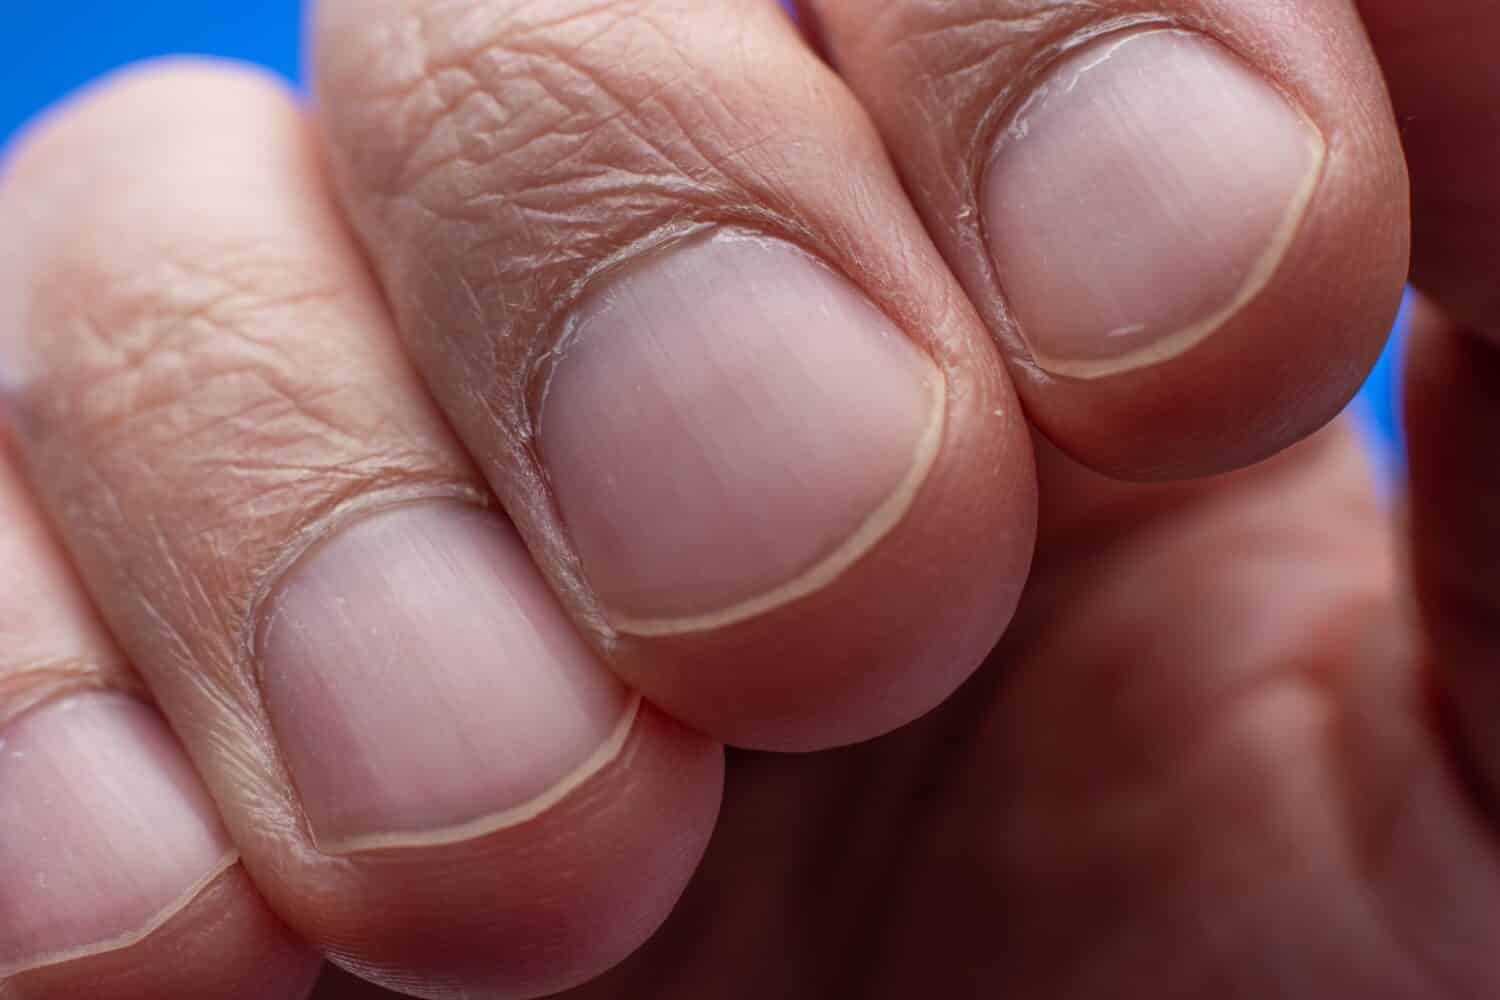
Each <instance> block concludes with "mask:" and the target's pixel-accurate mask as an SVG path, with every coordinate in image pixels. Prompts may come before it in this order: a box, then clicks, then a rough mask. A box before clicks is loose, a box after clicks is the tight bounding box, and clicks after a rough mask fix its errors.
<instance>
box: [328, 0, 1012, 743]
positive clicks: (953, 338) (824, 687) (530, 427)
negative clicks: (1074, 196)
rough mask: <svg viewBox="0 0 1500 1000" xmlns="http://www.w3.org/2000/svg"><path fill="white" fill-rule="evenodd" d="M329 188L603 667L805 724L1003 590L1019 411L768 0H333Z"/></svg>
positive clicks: (969, 640)
mask: <svg viewBox="0 0 1500 1000" xmlns="http://www.w3.org/2000/svg"><path fill="white" fill-rule="evenodd" d="M320 10H321V17H320V20H319V30H318V35H317V39H318V58H317V65H318V67H319V69H318V81H319V82H318V91H319V102H320V110H321V115H322V121H323V124H324V126H325V128H326V130H327V132H328V135H329V138H330V145H331V155H332V160H333V163H334V165H335V169H334V173H335V175H336V179H337V180H338V181H339V186H340V190H341V192H342V194H343V200H344V202H345V204H346V206H347V208H348V210H349V212H350V214H351V216H352V218H353V219H354V221H355V223H356V228H357V229H358V230H359V231H360V233H361V234H362V235H363V237H364V242H365V245H366V246H367V248H368V250H369V253H370V255H371V257H372V258H373V259H374V261H375V264H376V268H377V270H378V271H379V273H380V276H381V278H382V280H383V284H384V287H385V290H386V292H387V295H388V296H389V298H390V300H391V302H392V304H393V307H394V310H395V312H396V315H397V319H398V323H399V326H400V327H401V330H402V333H403V335H404V340H405V343H406V346H407V348H408V350H409V351H410V353H411V356H412V357H413V359H414V360H415V362H416V364H417V366H418V367H419V368H420V369H421V370H422V371H423V373H424V374H425V375H426V378H427V382H428V384H429V386H430V387H431V388H432V391H433V392H434V394H435V397H436V398H437V400H438V401H439V403H440V404H441V405H442V406H443V407H444V408H445V409H446V411H447V413H448V414H449V416H450V417H451V418H452V420H453V422H454V424H455V426H456V427H457V429H458V431H459V433H460V435H461V436H462V437H463V438H464V439H465V440H466V442H467V443H468V445H469V447H470V450H471V451H472V452H473V454H474V455H475V456H476V457H477V458H478V460H479V461H480V463H481V465H482V466H483V468H484V471H485V473H486V475H487V477H488V479H489V481H490V482H491V484H492V485H493V487H494V488H495V490H496V492H497V493H498V494H499V495H500V497H501V499H502V500H503V501H504V503H505V504H506V506H507V508H508V510H509V512H510V514H511V516H512V518H513V519H514V520H515V521H516V523H517V526H518V527H519V528H520V530H521V532H522V533H523V535H525V537H526V538H527V540H528V543H529V544H530V546H531V549H532V551H533V553H534V555H535V556H536V558H537V560H538V562H539V563H540V565H541V566H542V568H543V569H544V571H545V572H546V573H547V574H548V575H549V577H550V579H551V580H552V583H553V585H554V587H555V589H556V590H557V591H558V593H559V594H561V595H562V597H563V599H564V601H565V602H566V603H567V604H568V605H569V607H570V608H571V610H572V611H573V613H574V615H575V617H576V620H577V621H579V622H580V623H581V624H582V625H583V627H585V628H586V629H587V630H588V631H589V632H590V634H591V635H592V637H593V639H594V641H595V643H596V645H597V647H598V648H599V649H600V650H601V651H602V652H603V653H604V654H605V655H606V656H607V657H608V658H609V660H610V662H611V664H612V665H613V666H614V667H615V669H616V670H617V671H618V672H619V673H620V675H621V676H623V677H625V678H626V679H627V680H628V681H629V682H630V683H632V684H634V685H637V686H639V687H640V688H641V689H642V690H643V691H644V692H645V693H646V694H647V695H648V696H649V697H651V698H653V699H654V700H656V701H658V702H659V703H660V704H662V705H663V706H664V707H666V708H667V709H669V710H670V711H672V712H673V713H674V714H676V715H678V716H679V717H680V718H683V719H685V720H686V721H688V722H689V723H692V724H693V725H695V726H698V727H700V728H702V729H703V730H705V731H707V732H709V733H710V734H712V735H713V736H715V737H718V738H720V739H724V740H727V741H730V742H735V743H740V744H747V745H755V746H760V747H772V748H778V749H809V748H814V747H820V746H827V745H830V744H834V743H843V742H849V741H853V740H858V739H862V738H866V737H869V736H873V735H875V734H877V733H879V732H882V731H885V730H887V729H890V728H892V727H894V726H897V725H900V724H901V723H904V722H906V721H909V720H910V719H912V718H913V717H915V716H917V715H919V714H921V713H922V712H924V711H926V710H927V709H929V708H931V707H932V706H933V705H935V704H936V703H937V702H939V701H940V700H942V698H944V697H945V696H946V695H948V694H949V693H950V692H952V690H953V689H954V688H955V687H956V686H957V685H958V684H959V683H960V682H961V681H962V680H963V679H964V678H965V677H966V676H967V675H968V674H969V673H971V672H972V671H973V670H974V668H975V667H976V666H977V665H978V664H979V663H980V661H981V660H982V659H983V656H984V655H985V653H986V652H988V650H989V649H990V648H991V647H992V646H993V644H994V642H995V640H996V638H997V637H998V635H999V634H1000V632H1001V631H1002V630H1003V628H1004V626H1005V623H1006V621H1007V620H1008V619H1009V617H1010V614H1011V611H1012V609H1013V608H1014V605H1015V601H1016V596H1017V593H1018V591H1019V589H1020V586H1021V583H1022V581H1023V579H1024V576H1025V570H1026V566H1027V563H1028V560H1029V557H1030V550H1031V542H1032V533H1033V524H1032V522H1033V517H1034V515H1033V506H1034V495H1033V494H1034V485H1033V482H1032V472H1031V458H1030V453H1029V448H1028V443H1027V440H1026V435H1025V429H1024V424H1023V421H1022V420H1021V419H1020V417H1019V414H1018V412H1017V407H1016V406H1015V405H1014V400H1013V396H1012V392H1011V389H1010V387H1009V385H1008V383H1007V381H1006V378H1005V375H1004V373H1003V371H1002V369H1001V367H1000V365H999V363H998V358H997V357H996V355H995V352H994V351H993V348H992V346H991V345H990V344H989V343H988V342H987V341H986V338H985V336H984V333H983V330H982V328H981V327H980V326H979V324H978V323H977V321H976V319H975V317H974V315H973V313H972V311H971V310H970V308H969V307H968V305H967V304H966V303H965V302H964V301H963V297H962V294H961V292H960V291H959V289H958V288H957V287H956V286H955V284H954V283H953V280H952V277H951V276H950V275H949V273H948V271H947V269H946V267H945V266H944V265H943V263H942V261H941V259H940V258H939V257H938V256H937V254H936V253H935V252H934V251H933V249H932V247H931V245H930V243H929V242H928V240H927V237H926V236H925V234H924V233H923V232H922V230H921V226H920V224H919V222H918V221H917V219H916V218H915V216H914V215H913V214H912V212H911V210H910V207H909V204H908V202H907V201H906V199H905V197H904V195H903V194H902V192H901V189H900V186H899V184H898V183H897V180H896V178H895V177H894V175H893V174H892V173H891V172H890V171H889V169H888V167H887V166H886V161H885V157H884V153H883V152H882V150H881V148H880V145H879V142H878V139H877V137H876V136H875V134H874V132H873V130H872V129H871V128H870V127H869V126H868V123H867V121H866V119H865V117H864V115H863V112H862V111H861V110H860V109H859V107H858V106H857V104H856V103H855V102H854V100H853V99H852V98H851V96H850V95H849V94H848V93H847V91H846V90H845V89H844V88H843V87H842V85H841V84H840V83H839V82H838V81H837V80H836V79H835V78H833V77H832V76H831V74H830V73H829V72H828V70H827V68H826V67H825V66H824V65H823V64H822V63H821V62H820V61H819V60H818V59H817V58H816V57H815V56H814V55H813V54H812V52H811V51H810V50H809V49H808V47H807V46H806V44H805V43H804V41H803V40H802V39H801V38H800V37H799V35H798V33H797V31H796V30H795V28H794V26H793V25H792V24H791V23H790V22H789V21H788V20H787V18H785V17H784V16H783V14H782V12H781V11H780V10H778V9H777V7H776V5H775V4H772V3H769V2H767V0H713V2H710V3H703V2H701V0H664V2H660V3H654V4H639V3H633V2H625V0H609V2H603V3H600V2H596V0H566V2H562V3H550V4H526V3H520V2H513V0H510V2H494V0H466V2H460V3H450V4H430V3H422V2H417V0H379V2H376V3H369V2H364V0H360V2H354V0H326V2H325V3H323V4H322V6H321V8H320Z"/></svg>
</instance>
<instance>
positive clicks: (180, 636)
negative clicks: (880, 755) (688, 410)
mask: <svg viewBox="0 0 1500 1000" xmlns="http://www.w3.org/2000/svg"><path fill="white" fill-rule="evenodd" d="M316 162H317V161H316V155H315V149H314V148H313V146H312V145H311V144H310V142H309V132H308V130H307V129H306V128H305V124H304V122H303V121H302V119H301V118H300V116H299V113H298V111H297V109H296V107H295V106H294V104H293V102H292V101H291V100H290V98H289V97H288V95H286V94H285V93H284V92H283V91H282V90H281V89H280V88H278V87H275V86H273V85H270V84H268V82H267V81H265V80H263V79H261V78H260V77H259V76H257V75H253V74H250V73H247V72H245V71H238V70H232V69H229V68H226V67H219V66H213V65H208V66H196V67H195V66H186V67H178V68H171V67H168V68H164V69H160V70H155V71H151V70H147V71H142V72H140V73H136V74H133V75H129V76H127V77H125V78H123V79H121V80H118V81H116V82H114V83H113V84H111V85H109V86H107V87H105V88H104V89H102V90H100V91H97V92H95V93H94V94H93V95H91V96H90V97H88V98H86V99H84V100H82V101H81V102H80V103H78V104H77V105H75V106H74V107H73V108H71V109H69V110H67V111H64V112H62V113H60V114H59V115H58V116H56V119H55V120H54V121H53V122H52V124H51V125H50V126H49V127H48V128H46V129H44V130H43V131H42V132H41V133H40V134H39V135H37V136H36V137H35V138H33V140H32V141H31V142H29V143H28V144H27V146H26V148H25V149H23V150H22V151H21V153H20V154H19V165H18V167H17V168H16V170H15V171H14V172H13V175H12V176H11V178H10V180H9V183H8V184H7V185H6V187H5V189H4V191H3V192H0V198H3V202H0V218H3V220H4V224H3V227H0V232H3V234H4V236H3V240H4V242H3V248H0V255H3V257H4V259H5V262H6V267H5V269H4V270H5V273H6V275H7V277H8V278H10V279H12V280H13V281H14V285H13V287H12V288H11V289H10V290H9V291H10V294H11V302H10V304H11V305H12V306H13V307H14V312H13V313H12V314H11V317H10V321H9V322H7V323H6V324H4V329H5V331H6V334H7V341H8V346H9V348H10V351H9V353H10V354H11V355H12V364H11V370H12V371H14V372H15V373H16V374H17V381H18V385H17V386H16V391H15V403H16V406H15V409H16V414H17V427H18V430H19V437H20V441H21V444H22V450H23V452H24V455H25V458H26V465H27V469H28V471H29V473H30V475H31V477H32V479H33V480H34V481H35V482H36V484H37V485H38V487H39V494H40V496H41V497H42V498H43V500H44V502H45V503H46V504H47V505H48V507H49V509H50V511H51V512H52V514H53V515H54V517H55V518H56V520H57V521H58V524H59V527H60V530H61V534H62V536H63V538H64V540H65V542H66V543H67V545H68V547H69V549H70V551H71V554H72V557H73V559H74V560H75V561H76V562H77V564H78V566H79V568H80V571H81V575H82V576H83V578H84V580H85V582H86V584H87V586H88V587H89V589H90V591H91V593H92V595H93V598H94V599H95V601H96V602H97V603H98V605H99V606H100V608H101V610H102V611H103V613H104V615H105V617H106V619H107V621H108V622H109V624H110V626H111V627H112V629H113V631H114V633H115V634H116V635H117V636H118V637H119V638H120V640H121V642H122V643H123V645H124V647H125V649H126V650H127V652H128V653H129V654H130V656H131V659H132V661H133V662H135V663H137V664H139V665H140V668H141V670H142V672H143V674H144V675H145V677H146V679H147V681H148V683H149V684H150V686H151V689H152V691H153V693H154V694H155V696H156V699H157V701H158V702H159V703H160V704H161V706H162V708H163V710H164V711H165V713H166V715H167V716H168V718H169V719H170V720H171V722H172V724H173V726H174V727H175V728H176V730H177V732H178V733H179V735H180V736H181V738H182V740H183V742H184V743H185V745H186V746H187V748H188V751H189V753H190V754H191V755H192V757H193V759H194V762H195V763H196V765H197V767H198V770H199V772H200V773H201V774H202V775H203V777H204V779H205V781H206V783H207V785H208V786H209V788H210V790H211V792H212V793H213V795H214V796H215V798H216V799H217V801H218V803H219V805H220V807H221V811H222V813H223V814H224V816H225V820H226V824H227V826H228V828H229V831H230V833H231V835H232V836H233V838H234V840H235V842H236V843H237V844H238V846H239V847H240V849H241V851H242V854H243V857H244V859H245V864H246V866H247V867H248V869H249V871H250V872H251V874H252V876H253V877H254V878H255V880H256V883H257V884H258V885H259V887H260V889H261V891H262V893H263V894H264V895H265V897H266V898H267V900H268V901H269V902H270V903H271V904H272V906H273V907H275V909H276V910H277V911H278V912H279V913H280V914H281V915H282V917H283V918H284V919H285V920H286V921H287V922H288V923H289V924H290V925H292V926H293V927H294V928H296V929H297V930H299V931H301V932H302V933H303V934H304V935H305V936H306V937H307V938H308V939H309V940H310V941H312V942H313V943H314V944H316V945H317V946H319V947H320V948H322V949H324V950H325V951H327V952H329V953H330V954H331V955H332V956H333V957H334V958H335V959H336V960H337V961H339V962H340V963H342V964H344V965H346V966H349V967H352V968H354V969H356V970H357V971H358V972H360V973H361V974H362V975H366V976H369V977H372V978H376V979H380V980H383V981H384V982H386V983H388V984H392V985H396V986H399V987H400V988H402V989H405V990H409V991H414V992H418V993H422V994H425V995H437V994H443V995H452V994H459V993H466V992H467V993H471V994H472V993H485V994H487V995H504V996H520V995H528V996H529V995H537V994H540V993H545V992H549V991H556V990H558V989H561V988H563V987H564V986H566V985H569V984H571V983H572V982H575V981H577V980H578V979H580V978H586V977H588V976H590V975H592V974H594V973H597V972H598V971H599V970H600V969H602V968H604V967H607V966H608V965H609V964H611V963H612V962H614V961H616V960H618V959H619V958H620V957H622V956H623V955H624V954H626V953H628V952H629V951H630V950H631V949H632V948H633V947H634V946H635V945H636V944H638V943H639V942H640V941H641V940H643V939H644V937H645V936H646V935H647V934H649V933H650V931H651V930H652V928H653V927H654V926H655V924H656V922H658V921H659V920H660V919H661V918H662V917H663V916H664V914H665V913H666V911H667V910H668V909H669V908H670V906H671V904H672V901H673V900H674V899H675V897H676V894H677V893H678V892H680V890H681V888H682V885H683V884H684V882H685V881H686V879H687V877H688V875H689V873H690V871H691V869H692V867H693V865H694V863H695V860H696V858H697V856H698V854H699V852H700V851H701V849H702V846H703V843H704V841H705V840H706V839H707V836H708V831H709V828H710V826H711V824H712V821H713V816H714V812H715V809H716V804H717V797H718V794H719V780H720V778H719V775H720V768H721V761H720V757H721V751H720V749H719V748H718V747H717V746H716V745H714V744H712V743H709V742H708V741H706V740H704V739H703V738H701V737H698V736H694V735H691V734H689V733H687V732H686V731H685V730H683V729H682V728H681V727H679V726H678V725H676V724H675V723H673V722H671V721H670V720H668V719H667V718H666V717H665V716H663V715H662V714H660V713H659V712H657V711H656V710H655V709H653V708H651V707H649V706H645V705H641V704H640V703H639V699H638V698H636V697H635V696H633V695H632V694H631V693H630V692H628V691H627V690H625V689H624V688H623V686H622V685H620V684H619V682H618V681H617V680H615V679H614V677H613V676H612V675H611V674H610V673H609V672H608V671H607V670H605V669H604V668H603V667H602V665H601V664H599V663H598V661H597V660H596V659H595V658H594V657H593V656H592V654H591V653H590V651H589V650H588V647H587V646H586V645H585V644H584V643H583V642H582V640H581V639H580V638H579V637H578V636H577V635H576V634H575V633H574V632H573V630H572V629H571V627H570V626H569V624H568V622H567V621H566V619H565V617H564V616H563V613H562V611H561V610H560V608H559V607H558V606H557V604H556V603H555V601H554V600H553V598H552V597H551V595H550V593H548V591H547V589H546V585H545V584H544V583H543V581H542V579H541V577H540V576H539V575H538V574H537V573H536V571H535V568H534V567H533V566H532V564H531V563H530V561H529V559H528V558H527V556H526V554H525V552H524V549H523V548H522V546H521V545H520V543H519V541H518V540H517V539H516V537H515V535H514V533H513V532H512V531H511V529H510V528H509V526H508V525H507V524H506V523H505V521H504V520H503V518H501V517H499V516H498V515H496V514H495V513H494V512H493V511H492V510H490V509H488V507H487V506H486V494H485V493H484V491H483V489H482V486H481V484H480V483H479V482H478V481H477V479H476V477H475V474H474V472H473V469H472V466H471V464H470V463H469V461H468V459H467V457H466V456H465V455H464V453H463V452H462V450H461V449H460V448H459V447H458V445H457V444H456V442H455V441H454V440H453V439H452V438H451V436H450V435H449V433H448V431H447V430H446V428H445V426H444V424H443V423H442V421H441V419H440V418H439V417H438V415H437V414H436V412H435V411H434V410H433V408H432V406H431V403H430V402H429V401H428V400H427V399H426V397H425V396H424V395H423V394H422V392H421V390H420V387H419V385H418V383H417V381H416V378H415V376H414V375H413V374H412V373H411V372H410V370H409V369H408V368H406V367H405V361H404V358H403V357H402V356H401V354H400V352H399V350H398V349H397V347H396V344H395V339H394V336H393V334H392V333H391V329H390V320H389V317H388V316H387V315H386V314H385V312H384V310H383V306H382V304H381V302H380V300H379V297H378V295H377V294H376V292H375V291H374V289H373V287H372V284H371V282H370V280H369V277H368V275H367V274H366V273H365V272H364V271H363V270H362V268H361V261H360V259H359V257H358V254H357V253H356V251H355V250H354V249H353V247H352V246H351V245H350V244H349V243H348V242H347V241H346V239H345V236H344V233H343V232H342V230H341V229H340V228H339V226H338V224H337V219H336V215H335V213H334V211H333V207H332V205H331V204H330V203H329V202H328V201H327V200H326V198H325V191H324V188H323V187H322V185H321V181H320V177H319V174H318V171H317V167H316Z"/></svg>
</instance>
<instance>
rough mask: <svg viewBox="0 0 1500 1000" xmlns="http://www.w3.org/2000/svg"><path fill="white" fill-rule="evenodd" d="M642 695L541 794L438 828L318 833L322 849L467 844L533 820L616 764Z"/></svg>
mask: <svg viewBox="0 0 1500 1000" xmlns="http://www.w3.org/2000/svg"><path fill="white" fill-rule="evenodd" d="M640 711H641V696H640V695H639V694H636V695H634V696H633V697H632V698H631V699H630V703H629V704H628V705H627V706H626V707H625V712H624V714H622V715H621V717H620V721H619V722H618V723H617V724H616V725H615V728H614V730H613V731H612V732H611V733H610V737H609V739H608V740H606V741H605V742H604V743H603V745H601V746H600V747H599V749H597V750H595V751H594V752H593V753H592V754H590V755H589V758H588V759H587V760H585V761H584V762H583V763H582V764H580V765H579V766H578V767H577V768H576V769H575V770H574V771H572V772H571V773H570V774H569V775H568V776H567V777H566V778H564V779H563V780H562V781H559V782H558V783H557V784H555V785H553V786H552V787H551V788H548V789H547V790H546V791H545V792H542V793H541V794H540V795H537V796H536V797H534V798H532V799H529V800H527V801H526V802H523V803H521V804H520V805H518V806H513V807H512V808H510V809H506V810H503V811H501V812H497V813H486V814H485V815H483V816H479V817H477V818H475V819H472V820H468V821H466V822H463V823H459V824H456V825H453V826H447V827H443V828H441V829H437V830H413V831H395V832H390V833H376V834H366V835H362V836H358V837H346V838H344V839H342V840H334V841H322V840H318V839H317V837H316V835H314V837H313V839H314V842H315V843H316V844H317V847H318V850H320V851H322V852H323V853H324V854H330V855H340V856H342V855H350V854H362V853H365V852H369V851H393V850H413V849H420V848H430V847H445V846H449V845H452V844H463V843H467V842H469V841H473V840H478V839H480V838H481V837H487V836H489V835H490V834H494V833H499V832H500V831H502V830H509V829H512V828H514V827H518V826H521V825H523V824H525V823H529V822H531V821H532V820H534V819H536V818H537V817H538V816H541V815H542V814H543V813H545V812H547V811H548V810H550V809H552V808H553V807H554V806H556V805H557V804H558V803H560V802H562V801H563V800H564V799H566V798H567V797H568V796H569V795H571V794H572V793H573V792H574V791H576V790H577V789H578V788H579V787H581V786H582V785H583V784H584V783H585V782H587V781H588V780H589V779H590V778H592V777H594V776H595V775H596V774H599V773H600V772H601V771H603V770H604V769H605V768H607V767H609V766H610V765H611V764H613V763H614V762H615V761H616V760H617V759H618V758H619V756H620V754H621V753H622V752H623V751H624V749H625V746H626V744H627V743H628V742H629V740H630V734H631V732H633V731H634V729H635V722H636V719H637V718H638V717H639V716H640Z"/></svg>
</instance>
